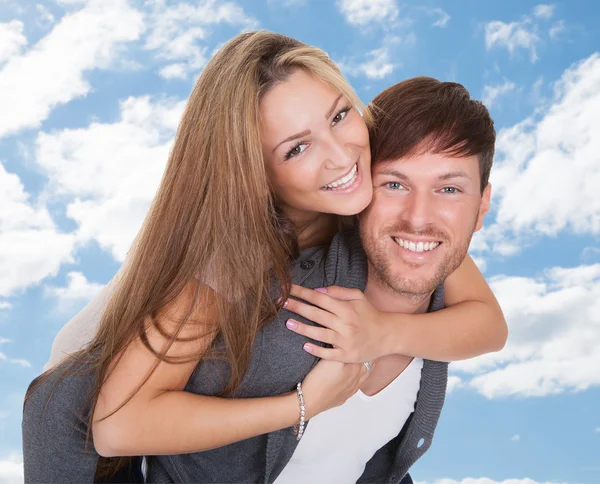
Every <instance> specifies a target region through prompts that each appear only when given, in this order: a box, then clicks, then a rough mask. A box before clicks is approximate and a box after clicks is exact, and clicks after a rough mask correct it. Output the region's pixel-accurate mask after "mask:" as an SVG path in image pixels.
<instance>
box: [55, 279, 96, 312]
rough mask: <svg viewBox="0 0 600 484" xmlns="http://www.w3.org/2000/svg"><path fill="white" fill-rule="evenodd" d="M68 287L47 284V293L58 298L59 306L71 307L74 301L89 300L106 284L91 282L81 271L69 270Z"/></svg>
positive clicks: (62, 307)
mask: <svg viewBox="0 0 600 484" xmlns="http://www.w3.org/2000/svg"><path fill="white" fill-rule="evenodd" d="M67 279H68V284H67V286H66V287H55V286H47V287H46V294H47V295H49V296H53V297H55V298H56V299H58V303H59V308H61V309H63V310H67V309H70V308H71V307H72V306H73V304H74V303H78V302H88V301H90V300H91V299H92V298H93V297H94V296H95V295H96V294H98V293H99V292H100V290H101V289H102V288H103V287H104V284H98V283H95V282H89V281H88V280H87V278H86V277H85V276H84V275H83V274H82V273H81V272H69V273H68V274H67Z"/></svg>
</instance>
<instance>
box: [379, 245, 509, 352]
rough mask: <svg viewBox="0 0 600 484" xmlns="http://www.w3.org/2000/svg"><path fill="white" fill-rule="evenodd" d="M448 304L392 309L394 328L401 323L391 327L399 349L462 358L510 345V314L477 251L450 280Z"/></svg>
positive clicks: (448, 282)
mask: <svg viewBox="0 0 600 484" xmlns="http://www.w3.org/2000/svg"><path fill="white" fill-rule="evenodd" d="M444 305H445V306H446V308H445V309H443V310H441V311H436V312H433V313H425V314H415V315H397V314H391V313H388V317H389V319H390V321H389V322H388V324H389V326H390V328H392V327H393V328H396V331H392V332H391V335H392V341H391V343H392V346H393V349H394V351H393V353H400V354H405V355H408V356H417V357H420V358H427V359H430V360H437V361H457V360H464V359H467V358H473V357H475V356H480V355H482V354H485V353H491V352H493V351H500V350H501V349H502V348H503V347H504V344H505V343H506V338H507V337H508V327H507V325H506V320H505V319H504V314H502V309H501V308H500V305H499V304H498V301H497V299H496V297H495V296H494V293H493V292H492V290H491V289H490V286H488V284H487V282H486V281H485V279H484V277H483V275H482V274H481V272H480V271H479V268H478V267H477V265H476V264H475V262H474V261H473V259H472V258H471V256H469V255H467V256H466V257H465V259H464V261H463V262H462V264H461V265H460V266H459V267H458V269H456V270H455V271H454V272H453V273H452V274H450V276H448V278H447V279H446V281H445V283H444ZM397 323H400V324H397Z"/></svg>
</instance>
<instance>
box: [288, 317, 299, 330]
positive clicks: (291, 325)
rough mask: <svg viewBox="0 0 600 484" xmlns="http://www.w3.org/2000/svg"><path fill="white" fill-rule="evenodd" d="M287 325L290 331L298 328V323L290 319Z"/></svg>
mask: <svg viewBox="0 0 600 484" xmlns="http://www.w3.org/2000/svg"><path fill="white" fill-rule="evenodd" d="M285 325H286V326H287V327H288V328H290V329H296V328H297V327H298V323H297V322H296V321H293V320H291V319H288V320H287V321H286V322H285Z"/></svg>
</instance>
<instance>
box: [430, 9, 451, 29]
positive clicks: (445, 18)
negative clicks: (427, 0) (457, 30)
mask: <svg viewBox="0 0 600 484" xmlns="http://www.w3.org/2000/svg"><path fill="white" fill-rule="evenodd" d="M425 11H426V12H427V13H428V14H429V15H432V16H435V17H438V19H437V20H436V21H435V22H433V24H431V25H432V26H433V27H441V28H443V27H446V26H447V25H448V22H449V20H450V18H451V17H450V15H448V14H447V13H446V12H445V11H444V10H442V9H441V8H426V9H425Z"/></svg>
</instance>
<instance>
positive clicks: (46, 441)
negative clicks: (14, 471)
mask: <svg viewBox="0 0 600 484" xmlns="http://www.w3.org/2000/svg"><path fill="white" fill-rule="evenodd" d="M57 370H59V371H53V372H52V373H50V374H49V375H44V376H45V379H44V380H43V383H41V384H38V379H39V378H40V377H38V378H36V379H35V380H34V381H33V382H32V384H31V385H30V387H29V388H30V389H29V390H28V397H27V399H26V401H25V405H24V408H23V422H22V431H23V464H24V471H25V482H26V483H46V482H47V483H50V482H61V483H80V484H83V483H86V482H89V483H91V482H94V474H95V472H96V466H97V463H98V459H99V455H98V454H97V453H96V451H95V449H94V446H93V444H92V443H91V442H90V444H89V445H88V447H87V448H86V445H85V441H86V433H87V428H88V420H87V418H88V416H89V405H87V404H86V401H87V396H88V395H89V391H90V389H91V386H92V384H93V382H94V375H93V373H90V372H88V373H85V374H72V373H71V372H69V375H67V376H66V377H64V378H62V371H60V370H61V366H59V367H58V368H57Z"/></svg>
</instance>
